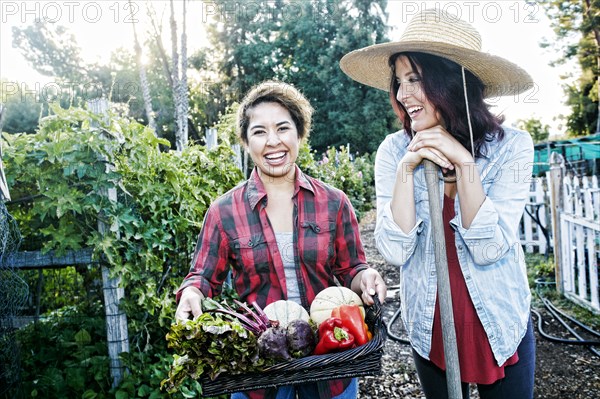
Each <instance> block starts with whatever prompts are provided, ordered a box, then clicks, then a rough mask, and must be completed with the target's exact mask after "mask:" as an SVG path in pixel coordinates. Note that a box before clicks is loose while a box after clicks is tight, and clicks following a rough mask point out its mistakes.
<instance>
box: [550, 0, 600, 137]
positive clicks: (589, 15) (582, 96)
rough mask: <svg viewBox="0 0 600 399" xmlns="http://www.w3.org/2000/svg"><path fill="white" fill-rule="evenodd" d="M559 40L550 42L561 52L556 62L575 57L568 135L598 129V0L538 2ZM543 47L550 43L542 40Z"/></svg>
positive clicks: (599, 122) (599, 65)
mask: <svg viewBox="0 0 600 399" xmlns="http://www.w3.org/2000/svg"><path fill="white" fill-rule="evenodd" d="M541 4H542V6H543V7H544V9H545V11H546V14H547V15H548V17H549V18H550V21H551V23H552V27H553V29H554V32H555V34H556V36H557V38H558V39H559V40H558V41H557V42H554V43H553V46H554V47H555V48H558V49H559V50H560V52H561V53H562V56H563V57H562V58H559V59H557V61H556V62H555V63H557V64H558V63H563V62H565V61H566V60H568V59H576V60H577V62H578V63H579V65H580V66H581V70H582V74H581V76H580V77H579V79H578V80H577V81H576V82H575V83H573V84H571V85H568V86H567V87H566V94H567V105H569V106H570V107H571V109H572V113H571V115H569V116H568V119H567V127H568V130H569V134H570V135H572V136H582V135H588V134H591V133H594V132H600V118H599V115H600V111H599V110H600V101H599V100H598V92H599V90H600V0H546V1H543V2H541ZM543 46H550V44H548V43H545V44H543Z"/></svg>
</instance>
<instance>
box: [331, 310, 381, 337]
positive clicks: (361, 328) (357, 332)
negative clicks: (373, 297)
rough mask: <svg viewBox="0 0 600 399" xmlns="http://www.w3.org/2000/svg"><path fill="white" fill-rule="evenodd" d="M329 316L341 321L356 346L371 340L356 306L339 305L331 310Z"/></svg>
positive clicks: (370, 335)
mask: <svg viewBox="0 0 600 399" xmlns="http://www.w3.org/2000/svg"><path fill="white" fill-rule="evenodd" d="M331 316H333V317H338V318H340V319H341V320H342V325H343V326H344V327H346V328H347V329H348V331H350V333H351V334H352V335H353V336H354V341H355V342H356V344H357V345H364V344H366V343H367V342H369V341H370V340H371V338H372V334H371V333H370V332H369V327H367V324H366V323H365V319H364V318H363V315H362V312H361V311H360V307H358V305H341V306H338V307H337V308H335V309H333V311H332V312H331Z"/></svg>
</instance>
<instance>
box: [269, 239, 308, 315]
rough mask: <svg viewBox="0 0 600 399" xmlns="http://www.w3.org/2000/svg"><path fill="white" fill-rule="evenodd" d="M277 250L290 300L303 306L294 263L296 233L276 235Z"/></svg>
mask: <svg viewBox="0 0 600 399" xmlns="http://www.w3.org/2000/svg"><path fill="white" fill-rule="evenodd" d="M275 239H276V240H277V248H279V254H280V255H281V260H282V261H283V270H284V271H285V285H286V286H287V296H288V300H290V301H294V302H296V303H298V304H300V305H302V300H301V299H300V289H299V288H298V277H297V276H296V264H295V262H294V233H293V232H291V231H290V232H286V233H275Z"/></svg>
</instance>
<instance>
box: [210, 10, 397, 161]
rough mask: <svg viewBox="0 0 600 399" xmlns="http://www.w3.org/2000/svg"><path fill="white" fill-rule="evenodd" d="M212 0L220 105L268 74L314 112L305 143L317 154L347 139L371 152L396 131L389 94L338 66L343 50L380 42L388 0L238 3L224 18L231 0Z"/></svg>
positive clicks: (384, 39) (357, 149)
mask: <svg viewBox="0 0 600 399" xmlns="http://www.w3.org/2000/svg"><path fill="white" fill-rule="evenodd" d="M215 3H216V11H217V12H216V13H215V15H214V18H213V19H212V20H211V21H210V29H209V37H210V39H211V42H212V45H213V48H215V49H222V51H221V52H220V53H218V56H219V61H218V65H217V68H218V71H219V73H220V75H219V79H220V81H221V82H222V83H223V84H222V86H221V87H219V88H217V90H219V93H218V94H220V95H221V97H220V98H222V99H223V100H224V101H225V104H228V103H229V102H233V101H235V100H239V97H240V96H242V95H243V94H245V93H246V92H247V91H248V90H249V89H250V88H251V87H252V86H254V85H255V84H258V83H259V82H261V81H263V80H266V79H279V80H283V81H286V82H288V83H291V84H293V85H295V86H296V87H298V88H299V89H300V90H301V91H302V92H303V93H304V94H305V95H306V96H307V98H308V99H309V100H310V101H311V103H312V105H313V107H314V108H315V110H316V112H315V115H314V122H313V132H312V133H311V137H310V142H311V146H312V147H313V148H314V149H316V150H317V151H320V152H323V151H325V150H326V149H327V147H328V146H332V147H334V146H335V147H339V146H341V145H346V144H350V148H351V150H355V151H360V152H372V151H375V150H376V149H377V146H378V145H379V143H380V142H381V140H382V139H383V137H384V136H385V135H386V134H388V133H389V132H391V131H392V130H393V129H394V122H395V117H394V116H393V114H392V112H391V110H390V109H391V108H390V106H389V104H388V100H387V95H386V94H385V93H384V92H382V91H379V90H376V89H373V88H369V87H366V86H363V85H361V84H359V83H356V82H354V81H352V80H351V79H350V78H348V77H347V76H346V75H345V74H344V73H343V72H342V71H341V69H340V68H339V60H340V59H341V58H342V56H343V55H344V54H346V53H348V52H350V51H351V50H355V49H358V48H361V47H364V46H368V45H371V44H375V43H379V42H382V41H386V25H385V22H386V18H387V17H386V15H385V8H386V5H387V1H385V0H380V1H375V2H373V1H364V0H353V1H348V0H346V1H334V2H332V1H325V0H318V1H296V2H284V1H275V2H265V3H253V4H261V5H262V6H263V7H262V8H250V7H246V8H242V9H238V11H237V13H236V14H234V15H233V17H232V16H231V15H229V16H230V18H227V15H228V14H226V13H227V10H236V9H235V8H234V4H233V2H231V1H228V0H220V1H216V2H215ZM237 4H239V3H237ZM215 94H217V93H215Z"/></svg>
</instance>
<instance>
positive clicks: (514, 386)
mask: <svg viewBox="0 0 600 399" xmlns="http://www.w3.org/2000/svg"><path fill="white" fill-rule="evenodd" d="M480 50H481V38H480V35H479V33H478V32H477V31H476V30H475V29H474V28H473V27H472V26H471V25H469V24H468V23H466V22H464V21H461V20H459V19H457V18H456V17H455V16H453V15H449V14H447V13H444V12H442V11H440V10H439V9H435V10H424V11H422V12H421V13H419V14H418V15H416V16H415V17H414V18H413V19H412V20H411V22H409V24H408V26H407V28H406V30H405V32H404V34H403V35H402V37H401V39H400V40H399V41H398V42H392V43H385V44H378V45H374V46H370V47H366V48H363V49H360V50H356V51H353V52H351V53H349V54H347V55H346V56H344V57H343V58H342V60H341V68H342V70H344V72H345V73H346V74H348V75H349V76H350V77H351V78H353V79H354V80H357V81H358V82H361V83H363V84H366V85H369V86H373V87H376V88H378V89H382V90H386V91H389V92H390V100H391V103H392V107H393V109H394V111H395V112H396V114H397V115H398V116H399V118H400V121H401V123H402V125H403V127H404V129H403V130H402V131H400V132H397V133H394V134H391V135H389V136H387V137H386V139H385V140H384V141H383V143H382V144H381V145H380V147H379V150H378V152H377V157H376V161H375V184H376V189H377V225H376V230H375V238H376V243H377V247H378V249H379V251H380V252H381V253H382V255H383V256H384V257H385V258H386V259H387V261H388V262H390V263H393V264H397V265H399V266H400V271H401V290H400V292H401V308H402V318H403V321H404V325H405V327H406V329H407V331H408V335H409V338H410V342H411V345H412V348H413V356H414V359H415V364H416V367H417V372H418V375H419V380H420V382H421V385H422V387H423V390H424V392H425V395H426V396H427V398H436V399H439V398H444V397H447V391H446V377H445V372H444V369H445V364H444V354H443V344H442V335H441V320H440V311H439V303H438V301H437V279H436V272H435V270H436V269H435V260H434V247H435V244H436V243H435V242H432V241H433V240H432V231H431V224H430V222H429V219H430V218H429V206H428V201H429V198H428V193H427V187H426V183H425V175H424V168H423V165H422V161H423V160H424V159H428V160H431V161H432V162H434V163H436V164H437V165H439V167H440V168H441V172H440V174H439V177H440V179H439V184H440V188H441V189H443V193H444V196H443V197H444V198H443V199H442V198H440V201H443V220H444V227H445V232H444V233H445V240H446V252H447V258H448V269H449V274H450V286H451V292H452V301H453V306H454V312H453V313H454V322H455V329H456V335H457V346H458V351H459V363H460V374H461V380H462V381H463V396H464V397H468V383H476V384H477V385H478V390H479V393H480V396H481V397H482V398H484V399H488V398H531V397H532V396H533V378H534V368H535V342H534V337H533V332H532V326H531V320H530V314H529V308H530V300H531V293H530V290H529V287H528V282H527V275H526V269H525V262H524V255H523V250H522V248H521V245H520V243H519V230H518V226H519V221H520V219H521V216H522V213H523V209H524V206H525V203H526V200H527V198H528V193H529V178H530V177H531V168H532V161H533V144H532V140H531V137H530V135H529V134H527V133H526V132H522V131H518V130H515V129H512V128H508V127H505V126H502V125H501V123H502V121H503V119H502V118H500V117H497V116H494V115H493V114H492V113H491V112H490V111H489V109H488V105H487V104H486V103H485V101H484V99H485V98H486V97H488V98H489V97H492V96H499V95H507V94H516V93H519V92H522V91H524V90H527V89H528V88H530V87H531V85H532V80H531V78H530V76H529V75H528V74H527V73H526V72H525V71H524V70H522V69H521V68H519V67H518V66H517V65H514V64H513V63H511V62H509V61H506V60H504V59H502V58H499V57H496V56H492V55H489V54H486V53H483V52H481V51H480Z"/></svg>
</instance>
